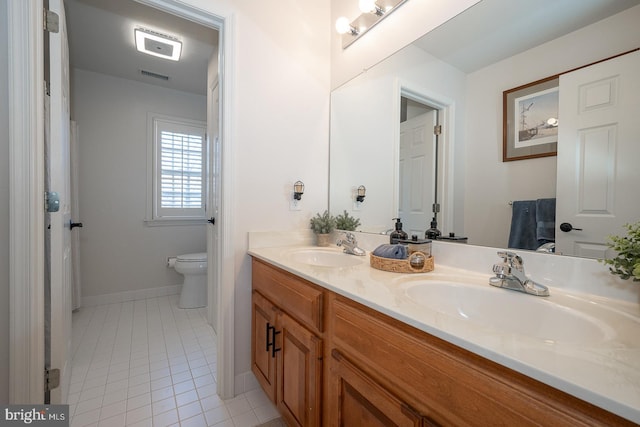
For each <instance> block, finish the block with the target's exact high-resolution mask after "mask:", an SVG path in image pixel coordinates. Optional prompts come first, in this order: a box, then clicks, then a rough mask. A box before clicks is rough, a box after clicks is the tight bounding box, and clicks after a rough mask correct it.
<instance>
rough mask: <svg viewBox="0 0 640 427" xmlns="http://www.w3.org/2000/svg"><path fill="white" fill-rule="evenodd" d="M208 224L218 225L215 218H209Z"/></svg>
mask: <svg viewBox="0 0 640 427" xmlns="http://www.w3.org/2000/svg"><path fill="white" fill-rule="evenodd" d="M207 222H208V223H211V224H215V223H216V219H215V218H214V217H211V218H209V219H208V220H207Z"/></svg>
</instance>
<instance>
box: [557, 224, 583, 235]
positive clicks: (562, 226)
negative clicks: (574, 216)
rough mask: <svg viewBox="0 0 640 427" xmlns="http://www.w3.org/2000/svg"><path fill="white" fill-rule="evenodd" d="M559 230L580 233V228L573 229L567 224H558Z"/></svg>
mask: <svg viewBox="0 0 640 427" xmlns="http://www.w3.org/2000/svg"><path fill="white" fill-rule="evenodd" d="M560 230H562V231H564V232H565V233H568V232H569V231H571V230H577V231H582V228H573V225H571V224H569V223H568V222H563V223H562V224H560Z"/></svg>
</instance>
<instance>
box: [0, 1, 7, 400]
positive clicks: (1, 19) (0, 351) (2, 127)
mask: <svg viewBox="0 0 640 427" xmlns="http://www.w3.org/2000/svg"><path fill="white" fill-rule="evenodd" d="M8 25H9V24H8V22H7V1H6V0H0V200H2V203H0V404H7V403H9V203H7V201H8V200H9V85H8V83H9V66H8V65H9V64H8V62H9V61H8V56H7V55H8V52H7V49H8V34H7V26H8Z"/></svg>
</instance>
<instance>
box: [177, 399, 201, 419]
mask: <svg viewBox="0 0 640 427" xmlns="http://www.w3.org/2000/svg"><path fill="white" fill-rule="evenodd" d="M201 413H202V407H201V406H200V402H198V401H195V402H191V403H189V404H187V405H184V406H178V416H179V417H180V423H182V422H183V421H184V420H186V419H187V418H191V417H194V416H196V415H198V414H201Z"/></svg>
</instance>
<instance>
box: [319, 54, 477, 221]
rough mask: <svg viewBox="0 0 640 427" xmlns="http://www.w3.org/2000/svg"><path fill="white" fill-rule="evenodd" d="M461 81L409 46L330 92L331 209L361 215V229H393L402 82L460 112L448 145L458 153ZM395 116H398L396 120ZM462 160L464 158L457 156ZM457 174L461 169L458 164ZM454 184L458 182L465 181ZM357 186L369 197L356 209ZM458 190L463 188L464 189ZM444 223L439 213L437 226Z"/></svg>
mask: <svg viewBox="0 0 640 427" xmlns="http://www.w3.org/2000/svg"><path fill="white" fill-rule="evenodd" d="M465 83H466V75H465V74H464V73H463V72H462V71H460V70H458V69H456V68H454V67H452V66H451V65H449V64H447V63H444V62H442V61H440V60H438V59H436V58H434V57H433V56H431V55H430V54H428V53H426V52H425V51H423V50H422V49H419V48H417V47H415V46H413V45H410V46H407V47H406V48H404V49H402V50H401V51H399V52H398V53H396V54H395V55H393V56H391V57H389V58H387V59H385V60H384V61H383V62H381V63H380V64H378V65H377V66H376V67H374V68H372V69H371V70H369V71H367V72H366V73H363V74H360V75H359V76H357V77H356V78H354V79H352V80H351V81H349V82H348V83H346V84H344V85H342V86H341V87H339V88H338V89H336V90H334V91H333V92H332V95H331V179H330V197H331V198H330V203H329V204H330V207H331V212H332V213H333V214H334V215H337V214H340V213H342V212H343V210H345V209H346V210H347V212H349V214H350V215H353V216H355V217H357V218H360V219H361V222H362V224H363V230H367V231H374V232H381V231H384V230H386V229H390V228H393V221H392V220H391V219H392V218H394V217H395V216H397V213H398V211H397V204H396V203H393V200H394V196H395V198H396V200H397V197H398V195H397V188H398V185H399V184H398V182H397V177H396V168H397V163H398V158H397V156H398V152H397V150H398V147H397V146H395V147H394V145H393V144H392V141H394V140H395V139H398V135H399V130H400V123H399V121H400V93H399V89H400V86H403V87H405V88H407V89H411V90H413V91H416V92H417V93H418V94H420V95H422V96H424V97H429V98H431V99H435V100H438V101H440V102H442V103H452V104H453V105H454V108H455V110H456V111H457V112H458V114H457V115H456V117H455V128H454V129H453V130H454V132H453V134H452V137H453V138H454V140H452V143H453V144H454V146H455V148H456V150H457V151H459V152H461V153H462V152H464V151H463V147H461V148H460V149H458V147H457V146H458V145H463V144H464V116H463V112H464V94H465ZM393 118H397V122H396V121H395V120H393ZM450 144H451V143H450ZM452 154H453V153H452ZM460 161H461V162H463V161H464V159H463V158H462V157H460ZM371 165H376V167H371ZM441 172H442V171H441ZM459 172H460V173H462V168H460V171H459ZM455 182H457V183H460V184H462V182H463V180H462V178H460V179H457V180H456V181H455ZM361 184H362V185H364V186H365V187H366V188H367V198H366V199H365V202H364V203H363V204H362V205H361V206H360V210H359V211H353V210H352V209H353V196H352V192H353V190H355V188H357V187H358V185H361ZM457 190H458V191H459V192H462V191H463V188H462V187H460V188H458V189H457ZM441 196H442V194H441V193H440V197H441ZM440 201H441V202H442V200H440ZM460 211H461V209H460ZM460 222H461V221H460ZM442 223H443V222H442V216H439V224H442ZM427 228H429V224H428V223H427V224H424V229H425V230H426V229H427ZM441 228H442V227H441ZM455 230H456V228H455V225H453V224H447V231H455Z"/></svg>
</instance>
